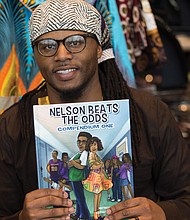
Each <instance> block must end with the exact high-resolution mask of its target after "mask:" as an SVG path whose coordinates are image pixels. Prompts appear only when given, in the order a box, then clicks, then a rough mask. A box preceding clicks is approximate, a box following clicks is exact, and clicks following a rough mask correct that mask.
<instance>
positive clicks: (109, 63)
mask: <svg viewBox="0 0 190 220" xmlns="http://www.w3.org/2000/svg"><path fill="white" fill-rule="evenodd" d="M99 79H100V83H101V87H102V93H103V98H104V100H114V99H126V98H127V99H129V101H130V115H131V122H132V123H131V134H132V141H131V142H132V143H131V144H132V153H133V162H134V165H136V164H137V163H138V162H139V157H138V154H137V146H138V145H139V143H140V134H139V131H140V127H141V120H140V117H139V114H138V110H137V106H136V102H135V101H134V99H133V96H132V93H131V91H130V88H129V86H128V85H127V82H126V80H124V78H123V76H122V74H121V72H120V70H119V68H118V66H117V64H116V62H115V60H114V59H108V60H106V61H104V62H102V63H99Z"/></svg>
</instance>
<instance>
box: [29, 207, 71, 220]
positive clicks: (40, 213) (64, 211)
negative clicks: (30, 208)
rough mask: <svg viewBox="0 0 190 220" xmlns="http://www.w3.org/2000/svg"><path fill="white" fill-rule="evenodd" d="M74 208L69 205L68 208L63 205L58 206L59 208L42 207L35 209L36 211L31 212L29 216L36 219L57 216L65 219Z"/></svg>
mask: <svg viewBox="0 0 190 220" xmlns="http://www.w3.org/2000/svg"><path fill="white" fill-rule="evenodd" d="M74 211H75V210H74V208H73V207H69V208H65V207H59V208H52V207H51V208H44V209H36V211H34V212H33V214H31V215H30V216H31V217H33V218H34V219H35V218H38V219H41V218H42V219H44V218H50V217H51V218H54V217H55V218H56V219H57V218H58V217H60V219H67V216H69V215H70V214H72V213H74ZM64 217H65V218H64Z"/></svg>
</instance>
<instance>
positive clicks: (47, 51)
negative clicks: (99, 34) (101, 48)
mask: <svg viewBox="0 0 190 220" xmlns="http://www.w3.org/2000/svg"><path fill="white" fill-rule="evenodd" d="M87 37H91V38H94V39H96V40H97V38H96V36H95V35H94V34H90V33H87V34H75V35H70V36H68V37H66V38H64V39H62V40H55V39H52V38H47V39H42V40H37V41H35V42H34V43H33V45H32V46H33V47H34V46H37V50H38V52H39V53H40V54H41V55H42V56H44V57H51V56H54V55H55V54H56V53H57V50H58V48H59V45H60V43H63V45H64V46H65V48H66V49H67V51H68V52H70V53H80V52H81V51H83V50H84V48H85V47H86V38H87Z"/></svg>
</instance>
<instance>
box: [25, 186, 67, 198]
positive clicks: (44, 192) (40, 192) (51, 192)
mask: <svg viewBox="0 0 190 220" xmlns="http://www.w3.org/2000/svg"><path fill="white" fill-rule="evenodd" d="M46 196H57V197H63V198H67V197H68V194H67V193H66V192H64V191H61V190H56V189H50V188H48V189H37V190H34V191H32V192H30V193H28V194H26V199H27V200H31V199H32V200H33V199H38V198H41V197H46Z"/></svg>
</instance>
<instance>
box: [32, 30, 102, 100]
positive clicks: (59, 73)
mask: <svg viewBox="0 0 190 220" xmlns="http://www.w3.org/2000/svg"><path fill="white" fill-rule="evenodd" d="M84 33H85V32H81V31H66V30H60V31H52V32H49V33H46V34H44V35H42V36H40V37H39V38H38V39H37V40H40V39H47V38H52V39H56V40H62V39H64V38H65V37H68V36H71V35H74V34H84ZM34 54H35V58H36V61H37V63H38V66H39V69H40V71H41V73H42V75H43V77H44V78H45V80H46V82H47V88H48V91H51V93H53V94H54V95H56V96H61V97H62V96H68V97H77V96H78V97H80V96H81V94H82V93H83V92H86V93H88V91H91V90H92V89H93V88H94V87H95V86H96V85H97V83H98V82H99V77H98V62H97V60H98V58H100V57H101V54H102V49H101V46H99V45H98V43H97V41H96V40H95V39H93V38H91V37H87V38H86V47H85V49H84V50H83V51H81V52H80V53H70V52H68V51H67V50H66V48H65V46H64V45H63V44H62V43H60V45H59V48H58V50H57V53H56V54H55V55H54V56H51V57H44V56H42V55H41V54H39V52H38V51H37V48H36V46H34Z"/></svg>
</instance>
